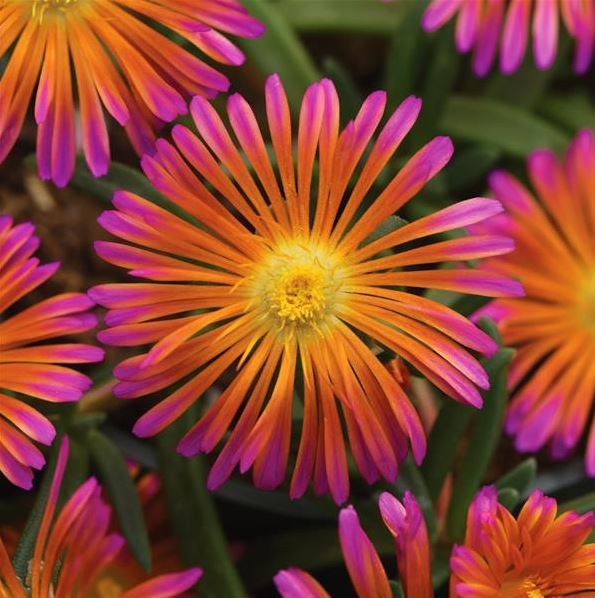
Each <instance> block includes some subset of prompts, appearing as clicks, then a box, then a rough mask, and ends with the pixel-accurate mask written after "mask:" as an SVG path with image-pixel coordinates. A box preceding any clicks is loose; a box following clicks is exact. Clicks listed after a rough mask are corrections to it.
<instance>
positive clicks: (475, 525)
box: [450, 486, 595, 598]
mask: <svg viewBox="0 0 595 598" xmlns="http://www.w3.org/2000/svg"><path fill="white" fill-rule="evenodd" d="M556 510H557V505H556V501H555V500H554V499H553V498H549V497H547V496H544V495H543V493H542V492H541V491H539V490H535V491H534V492H533V493H532V494H531V496H530V497H529V498H528V499H527V502H526V503H525V504H524V506H523V508H522V510H521V512H520V513H519V516H518V517H517V518H516V519H515V518H514V517H513V516H512V515H511V514H510V512H509V511H508V509H506V508H505V507H503V506H502V505H501V504H499V503H498V493H497V491H496V488H495V487H493V486H487V487H485V488H482V489H481V490H480V491H479V492H478V494H477V495H476V497H475V498H474V500H473V502H472V503H471V507H470V508H469V512H468V515H467V532H466V536H465V543H464V545H463V546H455V547H454V548H453V551H452V555H451V557H450V567H451V571H452V576H451V581H450V583H451V593H450V595H451V598H458V597H461V598H462V597H464V596H473V597H474V598H488V597H492V596H507V597H508V598H545V597H546V596H570V595H572V596H583V595H586V594H583V593H580V592H581V590H587V591H588V590H593V580H595V544H584V542H585V539H586V538H587V536H588V535H589V533H590V532H591V531H592V530H593V528H594V526H595V515H594V514H593V513H587V514H585V515H579V514H577V513H575V512H573V511H568V512H566V513H563V514H562V515H560V516H559V517H556Z"/></svg>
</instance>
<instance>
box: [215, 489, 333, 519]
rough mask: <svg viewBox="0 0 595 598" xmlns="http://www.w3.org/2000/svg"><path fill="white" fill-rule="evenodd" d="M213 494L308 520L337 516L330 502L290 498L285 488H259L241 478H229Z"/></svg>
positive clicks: (253, 506)
mask: <svg viewBox="0 0 595 598" xmlns="http://www.w3.org/2000/svg"><path fill="white" fill-rule="evenodd" d="M215 495H216V496H220V497H221V498H224V499H225V500H228V501H229V502H233V503H236V504H240V505H243V506H245V507H250V508H252V509H258V510H261V511H265V512H266V513H276V514H277V515H282V516H284V517H292V518H296V519H307V520H310V521H334V520H335V518H336V516H337V513H336V509H335V508H334V507H333V506H332V504H331V503H330V502H327V501H321V500H311V499H308V498H302V499H300V500H291V499H290V498H289V496H288V495H287V491H286V490H281V491H278V492H274V491H270V490H259V489H258V488H255V487H254V486H253V485H252V484H251V483H249V482H244V481H242V480H233V479H232V480H229V481H228V482H226V483H225V484H224V485H223V486H221V488H219V489H218V490H215Z"/></svg>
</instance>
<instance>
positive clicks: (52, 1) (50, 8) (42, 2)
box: [31, 0, 80, 23]
mask: <svg viewBox="0 0 595 598" xmlns="http://www.w3.org/2000/svg"><path fill="white" fill-rule="evenodd" d="M79 1H80V0H33V8H32V12H31V16H32V17H33V18H34V19H39V22H40V23H41V22H42V21H43V18H44V17H45V16H46V14H51V13H53V14H60V13H64V12H65V11H66V10H67V9H69V8H74V7H76V6H78V5H79Z"/></svg>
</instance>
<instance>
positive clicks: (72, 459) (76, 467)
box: [58, 436, 89, 505]
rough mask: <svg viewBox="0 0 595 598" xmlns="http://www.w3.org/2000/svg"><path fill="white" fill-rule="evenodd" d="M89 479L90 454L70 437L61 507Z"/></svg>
mask: <svg viewBox="0 0 595 598" xmlns="http://www.w3.org/2000/svg"><path fill="white" fill-rule="evenodd" d="M88 477H89V452H88V451H87V447H86V446H85V445H84V444H82V443H81V442H79V441H78V440H76V439H75V438H73V437H72V436H71V437H70V450H69V452H68V463H67V464H66V470H65V472H64V479H63V480H62V486H61V487H60V500H59V503H58V504H59V505H63V504H64V503H65V502H66V501H67V500H68V499H69V498H70V497H71V496H72V495H73V494H74V491H75V490H76V489H77V488H78V487H79V486H80V485H81V484H82V483H83V482H84V481H85V480H86V479H87V478H88Z"/></svg>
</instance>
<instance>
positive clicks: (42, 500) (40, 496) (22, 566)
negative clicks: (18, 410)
mask: <svg viewBox="0 0 595 598" xmlns="http://www.w3.org/2000/svg"><path fill="white" fill-rule="evenodd" d="M60 441H61V435H56V438H55V439H54V443H53V444H52V448H51V450H50V455H49V458H48V462H47V464H46V466H45V470H44V472H43V479H42V481H41V484H40V486H39V490H38V492H37V497H36V498H35V502H34V503H33V508H32V509H31V512H30V513H29V518H28V519H27V523H26V524H25V529H24V530H23V533H22V534H21V537H20V538H19V542H18V544H17V547H16V550H15V552H14V556H13V558H12V566H13V567H14V570H15V573H16V574H17V576H18V578H19V579H20V580H21V581H22V582H23V584H24V583H25V579H26V577H27V568H28V566H29V562H30V561H31V559H32V558H33V551H34V550H35V541H36V540H37V532H38V531H39V526H40V525H41V520H42V519H43V513H44V511H45V507H46V505H47V502H48V497H49V494H50V488H51V487H52V480H53V478H54V472H55V471H56V464H57V462H58V452H59V450H60Z"/></svg>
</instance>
